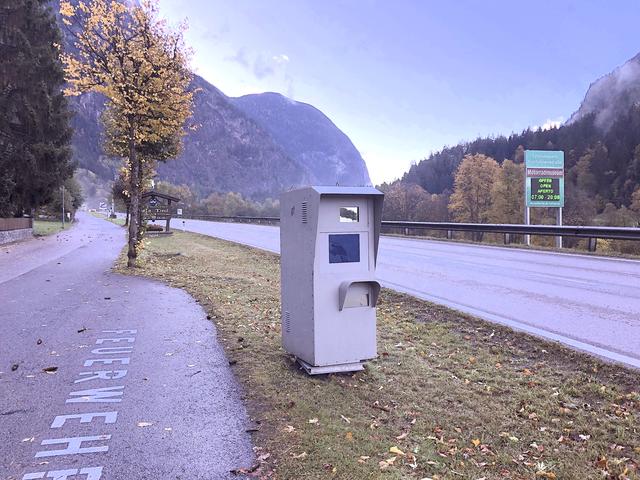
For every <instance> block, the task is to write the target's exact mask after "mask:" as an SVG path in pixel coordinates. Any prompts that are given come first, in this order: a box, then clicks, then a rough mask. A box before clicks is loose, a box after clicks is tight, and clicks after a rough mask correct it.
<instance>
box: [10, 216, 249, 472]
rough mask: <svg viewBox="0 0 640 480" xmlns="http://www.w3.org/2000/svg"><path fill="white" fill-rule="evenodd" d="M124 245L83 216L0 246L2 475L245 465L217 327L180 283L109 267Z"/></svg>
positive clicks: (236, 395) (243, 439)
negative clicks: (59, 229)
mask: <svg viewBox="0 0 640 480" xmlns="http://www.w3.org/2000/svg"><path fill="white" fill-rule="evenodd" d="M124 242H125V235H124V229H122V228H120V227H117V226H115V225H113V224H111V223H109V222H106V221H104V220H100V219H97V218H94V217H91V216H88V215H81V216H80V222H79V224H78V225H76V226H75V227H74V228H73V229H71V230H70V231H68V232H65V233H63V234H60V235H58V237H57V238H56V237H51V238H48V239H46V240H30V241H28V242H24V243H21V244H16V245H11V246H8V247H7V246H5V247H0V480H31V479H55V480H67V479H68V480H138V479H150V480H151V479H153V480H158V479H163V480H165V479H183V480H196V479H207V480H216V479H226V478H237V477H233V476H232V475H231V474H230V473H229V471H230V470H232V469H236V468H239V467H248V466H250V465H251V464H252V463H253V460H254V456H253V451H252V445H251V439H250V438H249V434H247V433H246V429H247V428H248V425H249V422H248V419H247V416H246V412H245V410H244V407H243V405H242V401H241V394H242V392H241V391H240V389H239V386H238V385H237V383H236V382H235V380H234V377H233V375H232V372H231V371H230V369H229V364H228V361H227V359H226V358H225V355H224V352H223V350H222V348H221V347H220V345H219V344H218V342H217V340H216V332H215V328H214V326H213V324H212V323H211V322H209V321H207V320H206V314H205V312H204V311H203V310H202V308H201V307H200V306H199V305H198V304H197V303H196V302H195V301H194V300H193V299H192V298H191V297H190V296H189V295H187V294H186V293H184V292H183V291H182V290H178V289H174V288H169V287H167V286H165V285H162V284H160V283H157V282H154V281H150V280H146V279H143V278H136V277H128V276H122V275H117V274H113V273H111V272H110V271H109V270H110V267H111V266H112V264H113V262H114V260H115V258H116V257H117V255H118V253H119V252H120V250H121V248H122V247H123V245H124ZM6 252H8V253H6ZM46 370H50V371H49V372H47V371H46Z"/></svg>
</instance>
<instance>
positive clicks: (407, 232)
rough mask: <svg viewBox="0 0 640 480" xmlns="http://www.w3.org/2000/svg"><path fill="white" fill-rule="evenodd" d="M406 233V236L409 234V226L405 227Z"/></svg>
mask: <svg viewBox="0 0 640 480" xmlns="http://www.w3.org/2000/svg"><path fill="white" fill-rule="evenodd" d="M404 234H405V236H407V237H408V236H409V229H408V228H405V229H404Z"/></svg>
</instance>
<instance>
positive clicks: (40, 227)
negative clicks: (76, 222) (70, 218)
mask: <svg viewBox="0 0 640 480" xmlns="http://www.w3.org/2000/svg"><path fill="white" fill-rule="evenodd" d="M70 228H71V224H70V223H68V222H65V224H64V229H65V230H68V229H70ZM61 231H62V223H61V222H60V221H56V222H49V221H44V220H34V221H33V234H34V235H35V236H36V237H45V236H47V235H54V234H56V233H60V232H61Z"/></svg>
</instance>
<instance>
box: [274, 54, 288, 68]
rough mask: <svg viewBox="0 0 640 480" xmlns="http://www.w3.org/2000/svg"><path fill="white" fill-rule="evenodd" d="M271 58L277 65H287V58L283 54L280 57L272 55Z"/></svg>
mask: <svg viewBox="0 0 640 480" xmlns="http://www.w3.org/2000/svg"><path fill="white" fill-rule="evenodd" d="M272 58H273V61H274V62H276V63H277V64H278V65H282V64H285V63H289V57H288V56H287V55H285V54H284V53H281V54H280V55H274V56H273V57H272Z"/></svg>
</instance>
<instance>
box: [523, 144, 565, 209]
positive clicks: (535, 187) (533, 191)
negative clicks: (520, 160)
mask: <svg viewBox="0 0 640 480" xmlns="http://www.w3.org/2000/svg"><path fill="white" fill-rule="evenodd" d="M524 163H525V200H526V205H527V207H564V152H562V151H547V150H525V152H524Z"/></svg>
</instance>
